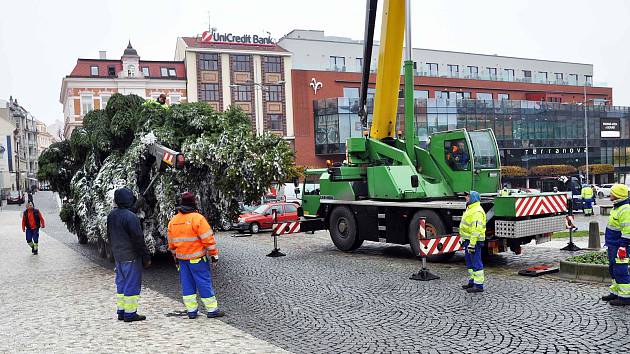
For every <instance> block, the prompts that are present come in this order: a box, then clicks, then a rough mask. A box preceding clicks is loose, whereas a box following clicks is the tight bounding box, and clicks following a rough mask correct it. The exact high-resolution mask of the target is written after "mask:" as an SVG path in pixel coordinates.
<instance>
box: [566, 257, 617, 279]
mask: <svg viewBox="0 0 630 354" xmlns="http://www.w3.org/2000/svg"><path fill="white" fill-rule="evenodd" d="M559 275H560V277H562V278H565V279H579V280H587V281H596V282H602V283H609V282H610V274H609V273H608V266H607V265H602V264H587V263H576V262H568V261H560V273H559Z"/></svg>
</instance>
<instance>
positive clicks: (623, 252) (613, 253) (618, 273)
mask: <svg viewBox="0 0 630 354" xmlns="http://www.w3.org/2000/svg"><path fill="white" fill-rule="evenodd" d="M610 200H611V201H612V202H613V209H612V210H611V211H610V216H609V217H608V225H607V226H606V236H605V237H606V247H608V270H609V272H610V277H611V278H612V285H611V286H610V294H608V295H606V296H603V297H602V300H604V301H610V304H611V305H614V306H623V305H630V274H629V273H628V264H629V263H630V262H629V259H628V251H627V249H628V246H630V200H629V199H628V187H626V186H625V185H623V184H615V185H614V186H612V188H610Z"/></svg>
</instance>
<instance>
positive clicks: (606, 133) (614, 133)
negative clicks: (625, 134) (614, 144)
mask: <svg viewBox="0 0 630 354" xmlns="http://www.w3.org/2000/svg"><path fill="white" fill-rule="evenodd" d="M599 122H600V125H599V128H600V137H602V138H620V137H621V129H620V126H619V118H601V119H600V121H599Z"/></svg>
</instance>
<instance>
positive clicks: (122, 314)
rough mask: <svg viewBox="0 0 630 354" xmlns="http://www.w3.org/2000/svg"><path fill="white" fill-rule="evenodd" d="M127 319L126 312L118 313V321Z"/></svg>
mask: <svg viewBox="0 0 630 354" xmlns="http://www.w3.org/2000/svg"><path fill="white" fill-rule="evenodd" d="M124 319H125V314H124V313H119V314H118V321H123V320H124Z"/></svg>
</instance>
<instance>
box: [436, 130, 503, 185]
mask: <svg viewBox="0 0 630 354" xmlns="http://www.w3.org/2000/svg"><path fill="white" fill-rule="evenodd" d="M428 149H429V151H430V153H431V155H432V156H433V158H434V159H435V160H436V163H437V165H438V167H439V168H440V170H441V171H442V173H443V174H444V176H445V178H446V179H447V180H448V181H449V183H450V185H451V186H452V188H453V192H455V193H460V192H465V191H469V190H476V191H479V192H480V193H496V191H497V190H498V189H500V186H501V184H500V181H501V176H500V169H499V166H500V161H499V149H498V147H497V144H496V140H495V138H494V135H493V133H492V130H490V129H485V130H478V131H471V132H468V131H466V130H465V129H458V130H452V131H447V132H440V133H435V134H433V135H432V136H431V140H430V142H429V147H428Z"/></svg>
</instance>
